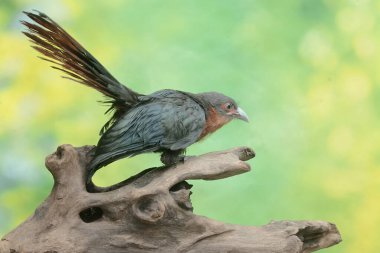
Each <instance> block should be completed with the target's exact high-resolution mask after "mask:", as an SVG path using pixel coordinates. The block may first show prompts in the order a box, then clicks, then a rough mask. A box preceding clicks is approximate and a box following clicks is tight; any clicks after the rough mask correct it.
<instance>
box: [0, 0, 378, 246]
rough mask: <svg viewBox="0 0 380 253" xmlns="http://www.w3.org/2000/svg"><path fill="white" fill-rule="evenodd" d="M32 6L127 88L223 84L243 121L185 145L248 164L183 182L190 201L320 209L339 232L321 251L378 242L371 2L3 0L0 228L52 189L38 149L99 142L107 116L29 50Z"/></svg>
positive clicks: (259, 219)
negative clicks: (234, 172)
mask: <svg viewBox="0 0 380 253" xmlns="http://www.w3.org/2000/svg"><path fill="white" fill-rule="evenodd" d="M32 9H38V10H40V11H43V12H45V13H47V14H48V15H49V16H51V17H52V18H53V19H54V20H56V21H57V22H58V23H60V24H61V25H62V26H63V27H64V28H65V29H66V30H68V31H69V32H70V33H71V34H72V35H73V36H74V37H75V38H76V39H77V40H78V41H80V42H81V43H82V45H84V46H85V47H86V48H87V49H88V50H89V51H90V52H91V53H92V54H94V55H95V56H96V57H97V58H98V59H99V61H100V62H102V63H103V64H104V65H105V66H106V67H107V68H108V70H110V72H111V73H113V75H114V76H115V77H116V78H118V79H119V80H120V81H121V82H123V83H125V84H127V85H128V86H129V87H131V88H132V89H134V90H136V91H139V92H141V93H145V94H149V93H151V92H153V91H156V90H159V89H163V88H171V89H178V90H185V91H191V92H204V91H220V92H223V93H225V94H227V95H230V96H231V97H233V98H235V99H236V100H237V101H238V103H239V104H240V106H241V107H242V108H243V109H245V111H246V112H247V113H248V115H249V116H250V118H251V122H250V124H245V123H243V122H240V121H239V122H238V121H236V122H232V123H230V124H229V125H228V126H226V127H224V128H223V129H221V130H220V131H218V132H217V133H215V134H214V135H213V136H211V137H209V138H208V139H207V140H205V141H203V142H202V143H199V144H195V145H193V146H192V147H190V148H189V149H188V154H191V155H195V154H201V153H205V152H209V151H213V150H223V149H227V148H230V147H234V146H240V145H247V146H250V147H253V148H254V149H255V150H256V152H257V157H256V158H255V159H253V160H251V161H250V164H251V165H252V171H251V172H250V173H247V174H243V175H239V176H235V177H232V178H228V179H224V180H219V181H210V182H206V181H193V182H192V183H193V184H194V185H195V186H194V188H193V192H194V194H193V195H192V200H193V204H194V207H195V213H197V214H201V215H206V216H209V217H211V218H214V219H218V220H221V221H224V222H228V223H237V224H246V225H261V224H266V223H267V222H269V221H270V220H281V219H317V220H327V221H331V222H334V223H336V224H337V225H338V228H339V229H340V231H341V233H342V236H343V240H344V241H343V243H341V244H340V245H338V246H335V247H332V248H330V249H327V250H324V251H323V252H330V253H333V252H352V253H358V252H366V253H372V252H373V253H377V252H379V248H380V240H379V234H380V171H379V169H380V168H379V167H380V166H379V165H380V154H379V151H380V131H379V129H380V120H379V115H380V85H379V83H380V71H378V68H379V65H380V51H379V48H378V45H379V44H380V29H379V25H378V24H379V21H380V20H379V19H380V16H379V13H380V1H375V0H374V1H371V0H315V1H311V0H303V1H302V0H288V1H275V0H251V1H249V0H235V1H232V0H231V1H221V0H194V1H176V0H170V1H159V0H134V1H132V0H130V1H126V0H117V1H101V0H97V1H77V0H60V1H58V0H54V1H51V0H35V1H33V0H1V1H0V236H2V235H4V234H5V233H7V232H8V231H10V230H11V229H12V228H14V227H15V226H17V225H18V224H19V223H20V222H22V221H23V220H24V219H25V218H27V217H28V216H29V215H31V214H32V213H33V211H34V209H35V208H36V206H37V205H38V204H39V203H40V202H41V201H42V200H43V199H44V198H45V197H46V196H47V195H48V194H49V192H50V189H51V187H52V182H53V181H52V178H51V176H50V174H49V173H48V171H47V170H46V169H44V158H45V156H46V155H48V154H50V153H52V152H54V151H55V149H56V147H57V146H58V145H60V144H63V143H71V144H73V145H74V146H82V145H86V144H96V142H97V140H98V138H99V136H98V131H99V130H100V128H101V126H102V125H103V124H104V122H105V121H106V120H107V118H108V117H107V116H105V115H104V114H103V113H104V111H105V110H106V107H104V106H101V105H100V104H99V103H97V102H96V101H98V100H101V99H102V96H101V95H99V94H98V93H97V92H96V91H94V90H91V89H89V88H87V87H84V86H81V85H78V84H76V83H73V82H71V81H69V80H65V79H62V78H60V75H61V73H59V72H58V71H55V70H53V69H51V68H49V64H48V63H46V62H43V61H41V60H39V59H38V58H37V57H36V56H37V55H38V54H37V53H36V52H35V51H34V50H33V49H32V48H30V43H29V42H28V41H27V39H26V37H24V36H23V35H22V34H21V31H22V29H23V28H22V27H21V25H20V23H19V20H20V19H25V16H24V15H23V14H22V13H21V11H23V10H32ZM158 164H159V159H158V155H157V154H150V155H142V156H138V157H135V158H133V159H125V160H123V161H120V162H118V163H115V164H113V165H110V166H108V167H107V168H106V169H104V170H101V171H100V172H99V173H98V174H97V175H96V182H97V183H98V184H101V185H107V184H111V183H114V182H118V181H120V180H122V179H124V178H126V177H128V176H130V175H132V174H134V173H137V172H139V171H141V170H142V169H144V168H146V167H150V166H154V165H158Z"/></svg>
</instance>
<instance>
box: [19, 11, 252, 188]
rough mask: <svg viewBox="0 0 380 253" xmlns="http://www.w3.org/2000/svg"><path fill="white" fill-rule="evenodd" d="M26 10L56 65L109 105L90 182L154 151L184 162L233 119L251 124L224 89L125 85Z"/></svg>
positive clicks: (36, 43)
mask: <svg viewBox="0 0 380 253" xmlns="http://www.w3.org/2000/svg"><path fill="white" fill-rule="evenodd" d="M24 14H26V16H28V17H29V18H30V19H31V20H32V22H29V21H25V20H21V23H22V24H23V25H24V26H25V28H26V30H25V31H23V33H24V34H25V35H26V36H27V37H28V38H29V39H30V41H31V42H32V47H33V48H34V49H35V50H37V51H38V52H40V53H41V54H42V56H39V57H40V58H41V59H43V60H46V61H49V62H51V63H53V65H52V66H51V67H52V68H54V69H58V70H60V71H62V72H63V73H64V74H66V76H63V77H64V78H67V79H70V80H73V81H75V82H78V83H81V84H84V85H86V86H89V87H91V88H94V89H96V90H97V91H99V92H101V93H102V94H103V95H104V96H105V97H106V98H107V99H106V100H105V101H103V102H104V103H106V104H108V105H109V108H108V110H107V111H106V113H112V116H111V117H110V119H109V120H108V121H107V122H106V123H105V124H104V126H103V127H102V128H101V130H100V139H99V141H98V143H97V145H96V148H95V152H94V155H93V158H92V160H91V162H90V164H89V166H88V168H87V184H88V185H90V184H91V183H92V177H93V175H94V173H95V172H96V171H97V170H99V169H100V168H102V167H104V166H106V165H108V164H110V163H112V162H114V161H116V160H119V159H122V158H126V157H133V156H136V155H139V154H143V153H148V152H159V153H161V162H162V163H163V164H164V165H173V164H176V163H178V162H180V161H183V158H184V153H185V150H186V148H187V147H189V146H190V145H192V144H194V143H196V142H198V141H200V140H202V139H204V138H205V137H206V136H208V135H210V134H211V133H213V132H215V131H216V130H218V129H219V128H221V127H222V126H224V125H226V124H227V123H228V122H230V121H231V120H233V119H240V120H243V121H246V122H248V116H247V114H246V113H245V112H244V110H243V109H241V108H240V107H239V106H238V105H237V103H236V102H235V100H234V99H232V98H230V97H228V96H226V95H224V94H222V93H219V92H204V93H197V94H195V93H191V92H185V91H179V90H173V89H163V90H159V91H156V92H153V93H152V94H149V95H144V94H140V93H138V92H136V91H134V90H132V89H130V88H128V87H127V86H125V85H123V84H122V83H120V82H119V81H118V80H117V79H116V78H115V77H113V76H112V75H111V74H110V73H109V72H108V70H107V69H106V68H105V67H104V66H103V65H102V64H101V63H100V62H99V61H98V60H97V59H96V58H95V57H94V56H92V54H91V53H89V52H88V51H87V50H86V49H85V48H84V47H83V46H82V45H81V44H79V42H77V41H76V40H75V39H74V38H73V37H72V36H71V35H69V34H68V33H67V32H66V31H65V30H64V29H63V28H62V27H61V26H59V25H58V24H57V23H56V22H55V21H53V20H52V19H51V18H50V17H48V16H47V15H46V14H44V13H42V12H39V11H34V12H27V11H24Z"/></svg>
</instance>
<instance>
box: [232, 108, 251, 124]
mask: <svg viewBox="0 0 380 253" xmlns="http://www.w3.org/2000/svg"><path fill="white" fill-rule="evenodd" d="M236 112H237V113H236V115H235V118H237V119H241V120H244V121H245V122H249V120H248V115H247V114H246V113H245V111H243V109H241V108H240V107H238V108H237V110H236Z"/></svg>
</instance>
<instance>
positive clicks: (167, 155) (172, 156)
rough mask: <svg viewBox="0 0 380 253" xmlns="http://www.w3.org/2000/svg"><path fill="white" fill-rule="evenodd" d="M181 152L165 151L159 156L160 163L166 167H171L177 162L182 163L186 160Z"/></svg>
mask: <svg viewBox="0 0 380 253" xmlns="http://www.w3.org/2000/svg"><path fill="white" fill-rule="evenodd" d="M183 152H184V151H183V150H175V151H172V150H167V151H164V152H163V153H162V155H161V162H162V163H163V164H164V165H166V166H171V165H174V164H177V163H179V162H184V161H186V160H187V159H188V158H187V156H185V155H184V154H183Z"/></svg>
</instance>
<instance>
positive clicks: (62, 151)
mask: <svg viewBox="0 0 380 253" xmlns="http://www.w3.org/2000/svg"><path fill="white" fill-rule="evenodd" d="M92 149H93V147H92V146H85V147H81V148H74V147H72V146H71V145H62V146H60V147H59V148H58V149H57V151H56V152H55V153H54V154H52V155H49V156H48V157H47V158H46V167H47V168H48V169H49V171H50V172H51V174H52V175H53V178H54V186H53V189H52V191H51V193H50V195H49V196H48V198H47V199H46V200H45V201H44V202H43V203H42V204H41V205H40V206H39V207H38V208H37V209H36V211H35V213H34V214H33V215H32V216H31V217H30V218H28V219H27V220H26V221H25V222H24V223H22V224H21V225H19V226H18V227H17V228H16V229H14V230H13V231H11V232H10V233H9V234H7V235H6V236H4V238H2V239H1V241H0V252H12V253H17V252H20V253H21V252H22V253H24V252H38V253H40V252H45V253H48V252H49V253H54V252H55V253H65V252H95V253H96V252H99V253H103V252H114V253H119V252H120V253H121V252H131V253H134V252H136V253H140V252H192V253H194V252H256V253H267V252H268V253H269V252H270V253H274V252H279V253H280V252H281V253H287V252H289V253H290V252H292V253H295V252H304V253H308V252H312V251H316V250H318V249H321V248H325V247H329V246H331V245H334V244H337V243H339V242H340V241H341V238H340V235H339V232H338V230H337V228H336V227H335V225H334V224H331V223H328V222H323V221H276V222H272V223H270V224H268V225H265V226H262V227H253V226H238V225H230V224H224V223H221V222H218V221H215V220H212V219H209V218H206V217H202V216H197V215H194V214H193V212H192V209H193V207H192V205H191V201H190V194H191V192H190V188H191V185H189V184H188V183H186V181H185V180H188V179H204V180H215V179H220V178H225V177H230V176H233V175H237V174H240V173H244V172H247V171H249V170H250V166H249V165H248V164H247V163H246V162H244V161H246V160H249V159H251V158H253V157H254V155H255V154H254V152H253V151H252V150H251V149H249V148H247V147H241V148H235V149H231V150H227V151H222V152H214V153H209V154H205V155H201V156H198V157H191V158H189V159H187V160H186V161H185V162H184V163H180V164H177V165H175V166H172V167H167V168H152V169H148V170H145V171H143V172H141V173H139V174H138V175H136V176H134V177H132V178H130V179H127V180H125V181H123V182H121V183H119V184H116V185H113V186H110V187H104V188H101V187H95V190H96V192H95V193H89V192H87V191H86V187H85V172H86V165H87V164H88V163H89V161H90V159H91V150H92Z"/></svg>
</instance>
